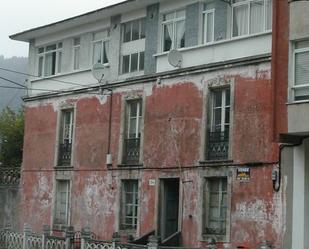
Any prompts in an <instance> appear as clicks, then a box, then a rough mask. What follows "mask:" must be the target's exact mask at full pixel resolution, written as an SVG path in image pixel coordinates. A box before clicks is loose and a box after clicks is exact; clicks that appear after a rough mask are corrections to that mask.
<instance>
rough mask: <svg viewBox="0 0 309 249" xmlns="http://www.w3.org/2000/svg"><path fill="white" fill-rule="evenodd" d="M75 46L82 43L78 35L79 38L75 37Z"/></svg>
mask: <svg viewBox="0 0 309 249" xmlns="http://www.w3.org/2000/svg"><path fill="white" fill-rule="evenodd" d="M73 43H74V46H78V45H80V38H79V37H78V38H74V42H73Z"/></svg>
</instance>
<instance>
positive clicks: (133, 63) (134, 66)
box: [131, 53, 138, 72]
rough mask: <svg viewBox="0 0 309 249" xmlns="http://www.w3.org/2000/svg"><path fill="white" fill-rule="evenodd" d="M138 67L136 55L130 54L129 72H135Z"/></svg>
mask: <svg viewBox="0 0 309 249" xmlns="http://www.w3.org/2000/svg"><path fill="white" fill-rule="evenodd" d="M137 66H138V53H136V54H131V72H135V71H137Z"/></svg>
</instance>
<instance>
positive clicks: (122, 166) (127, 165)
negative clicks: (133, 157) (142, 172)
mask: <svg viewBox="0 0 309 249" xmlns="http://www.w3.org/2000/svg"><path fill="white" fill-rule="evenodd" d="M117 167H118V168H125V169H126V168H129V169H141V168H144V165H143V164H139V163H138V164H118V165H117Z"/></svg>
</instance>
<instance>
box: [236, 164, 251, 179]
mask: <svg viewBox="0 0 309 249" xmlns="http://www.w3.org/2000/svg"><path fill="white" fill-rule="evenodd" d="M236 179H237V180H238V181H241V182H248V181H250V168H245V167H241V168H237V171H236Z"/></svg>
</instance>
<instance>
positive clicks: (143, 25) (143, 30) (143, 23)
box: [141, 18, 145, 39]
mask: <svg viewBox="0 0 309 249" xmlns="http://www.w3.org/2000/svg"><path fill="white" fill-rule="evenodd" d="M143 38H145V18H143V19H142V20H141V39H143Z"/></svg>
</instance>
